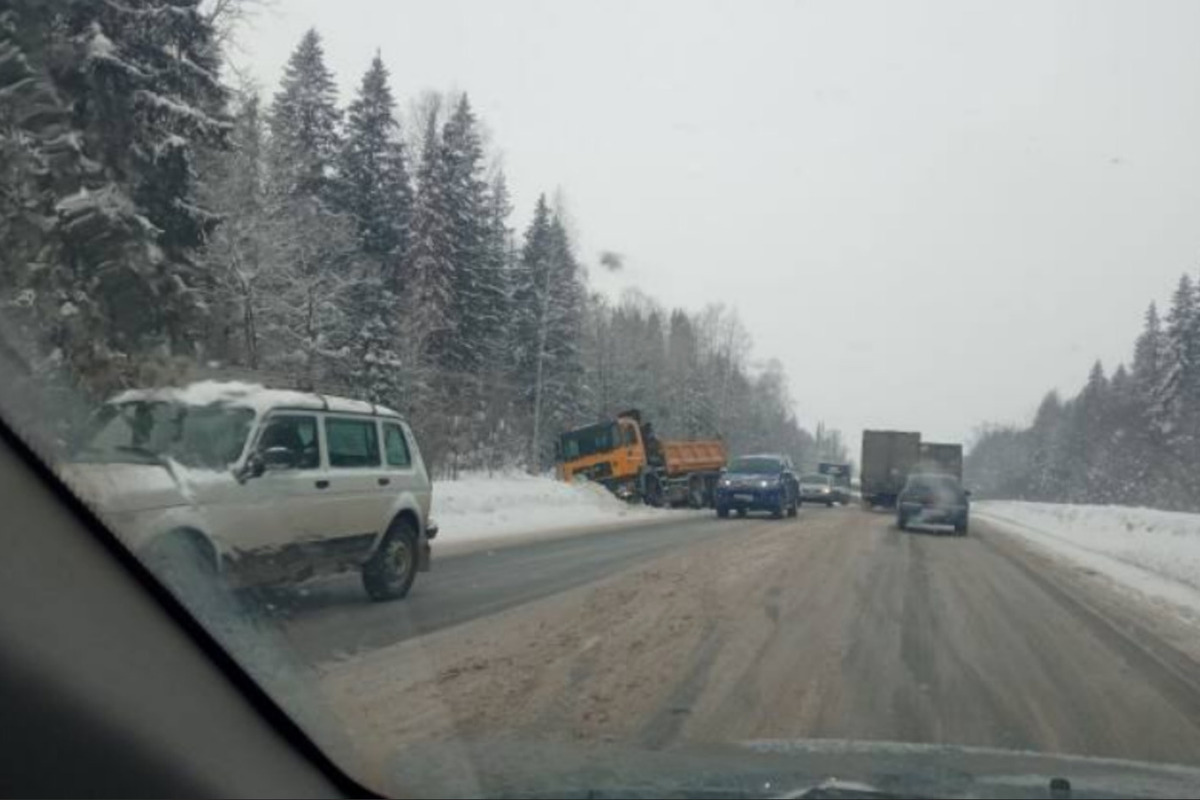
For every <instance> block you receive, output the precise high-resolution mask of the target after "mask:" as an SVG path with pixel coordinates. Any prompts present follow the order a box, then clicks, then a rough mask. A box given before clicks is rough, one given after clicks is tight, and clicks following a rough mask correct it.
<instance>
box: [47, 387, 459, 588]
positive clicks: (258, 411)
mask: <svg viewBox="0 0 1200 800" xmlns="http://www.w3.org/2000/svg"><path fill="white" fill-rule="evenodd" d="M64 474H65V477H66V478H67V481H68V483H70V484H71V485H72V486H74V487H75V488H76V489H77V490H78V491H79V492H80V493H81V494H82V495H83V496H84V497H86V498H88V499H89V500H92V501H93V502H94V503H95V504H96V506H97V508H98V510H99V511H100V513H101V515H102V516H104V517H105V518H107V519H108V520H110V521H111V522H112V525H113V528H114V529H115V530H116V531H117V532H118V535H120V536H121V538H122V539H123V540H124V541H125V542H126V544H127V545H128V546H129V548H130V549H131V550H133V552H134V553H136V554H138V555H139V556H141V557H143V558H144V559H146V560H147V561H150V562H152V563H153V564H155V565H156V566H161V568H162V571H160V572H159V573H158V574H160V575H161V574H163V573H164V572H166V573H169V572H170V571H171V568H172V566H173V565H176V564H178V563H180V562H183V561H189V562H192V563H194V564H196V565H197V567H198V568H200V569H203V570H205V571H211V572H215V573H219V574H220V576H221V578H222V579H223V580H224V581H225V582H226V583H228V584H229V585H231V586H249V585H264V584H285V583H292V582H296V581H301V580H304V579H306V578H309V577H312V576H317V575H330V574H336V573H340V572H347V571H353V572H358V573H359V574H360V575H361V576H362V582H363V586H364V588H365V589H366V591H367V594H368V595H370V597H371V598H372V599H374V600H390V599H398V598H401V597H404V596H405V595H406V594H408V591H409V589H410V587H411V586H412V584H413V580H414V579H415V578H416V574H417V572H419V571H425V570H428V569H429V565H430V544H429V542H430V540H431V539H433V538H434V536H435V535H436V533H437V528H436V526H434V525H433V524H432V523H431V521H430V518H429V507H430V503H431V499H432V485H431V483H430V478H429V474H428V472H427V471H426V469H425V464H424V462H423V461H422V459H421V453H420V451H419V450H418V448H417V442H416V439H415V438H414V436H413V432H412V430H411V429H410V428H409V427H408V424H407V423H406V422H405V421H404V420H403V419H402V418H401V417H400V415H399V414H397V413H396V412H395V411H391V410H389V409H387V408H384V407H382V406H378V405H374V404H372V403H366V402H362V401H358V400H345V399H342V398H337V397H330V396H327V395H317V394H308V393H303V392H290V391H278V390H270V389H264V388H262V387H260V386H255V385H250V384H239V383H218V382H205V383H198V384H193V385H191V386H189V387H186V388H182V389H156V390H135V391H128V392H125V393H124V394H122V395H119V396H118V397H115V398H113V399H112V400H110V401H109V402H108V403H106V404H105V405H104V406H102V407H101V409H100V411H99V412H98V414H97V415H96V418H95V419H94V420H93V424H92V430H91V433H90V435H89V436H87V438H86V439H85V441H84V442H83V443H82V444H81V446H80V447H79V449H78V450H77V451H76V453H75V454H74V456H73V457H72V459H71V463H70V464H69V465H67V466H66V468H65V469H64Z"/></svg>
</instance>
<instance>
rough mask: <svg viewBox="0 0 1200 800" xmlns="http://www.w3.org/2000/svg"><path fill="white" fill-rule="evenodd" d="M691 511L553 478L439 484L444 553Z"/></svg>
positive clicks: (437, 509) (436, 504)
mask: <svg viewBox="0 0 1200 800" xmlns="http://www.w3.org/2000/svg"><path fill="white" fill-rule="evenodd" d="M688 513H697V512H688V511H683V510H671V509H656V508H647V507H646V506H634V505H630V504H628V503H626V502H624V501H622V500H618V499H617V498H616V497H614V496H613V495H612V494H610V493H609V492H608V490H606V489H605V488H604V487H603V486H600V485H598V484H588V483H583V484H567V483H563V482H562V481H557V480H554V479H553V478H549V477H531V476H528V475H521V474H508V475H503V476H497V477H490V478H489V477H487V476H486V475H468V476H466V477H463V478H461V479H459V480H457V481H438V482H436V483H434V485H433V511H432V515H433V518H434V519H435V520H436V521H437V524H438V528H439V533H438V538H437V545H438V547H439V548H442V547H451V548H455V549H457V546H458V545H464V544H467V543H470V544H480V543H485V542H494V541H500V540H512V539H518V538H525V537H527V536H529V535H545V534H548V533H553V532H565V531H569V530H572V529H581V528H593V527H600V526H606V527H609V526H615V525H621V524H629V523H635V522H653V521H667V520H670V519H679V518H680V516H681V515H686V514H688Z"/></svg>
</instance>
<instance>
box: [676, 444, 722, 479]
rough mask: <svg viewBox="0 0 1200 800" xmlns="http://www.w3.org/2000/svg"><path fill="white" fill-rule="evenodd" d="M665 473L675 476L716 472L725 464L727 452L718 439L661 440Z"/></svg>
mask: <svg viewBox="0 0 1200 800" xmlns="http://www.w3.org/2000/svg"><path fill="white" fill-rule="evenodd" d="M662 452H663V459H664V461H665V465H666V469H667V475H668V476H670V477H676V476H679V475H689V474H691V473H693V472H716V471H717V470H719V469H721V467H723V466H725V462H726V461H727V460H728V453H726V451H725V443H724V442H722V441H721V440H720V439H709V440H696V441H671V440H669V439H668V440H664V441H663V442H662Z"/></svg>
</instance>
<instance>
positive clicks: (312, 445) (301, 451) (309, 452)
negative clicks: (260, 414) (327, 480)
mask: <svg viewBox="0 0 1200 800" xmlns="http://www.w3.org/2000/svg"><path fill="white" fill-rule="evenodd" d="M280 447H282V448H286V449H287V450H289V451H291V452H292V454H293V456H294V461H293V463H294V464H295V466H294V467H292V469H318V468H319V467H320V466H321V443H320V441H319V439H318V437H317V418H316V417H310V416H305V415H302V414H276V415H273V416H271V417H270V418H269V419H268V420H267V424H266V425H265V426H264V427H263V431H262V434H261V435H260V436H259V437H258V451H259V452H260V453H265V452H266V451H267V450H270V449H272V448H280Z"/></svg>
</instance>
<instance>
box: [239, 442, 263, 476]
mask: <svg viewBox="0 0 1200 800" xmlns="http://www.w3.org/2000/svg"><path fill="white" fill-rule="evenodd" d="M266 471H267V463H266V461H264V460H263V455H262V453H260V452H258V451H257V450H256V451H254V452H253V453H251V454H250V455H248V456H246V463H245V464H243V465H242V468H241V469H239V470H238V471H237V480H238V483H245V482H246V481H248V480H250V479H251V478H261V477H262V476H263V473H264V472H266Z"/></svg>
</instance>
